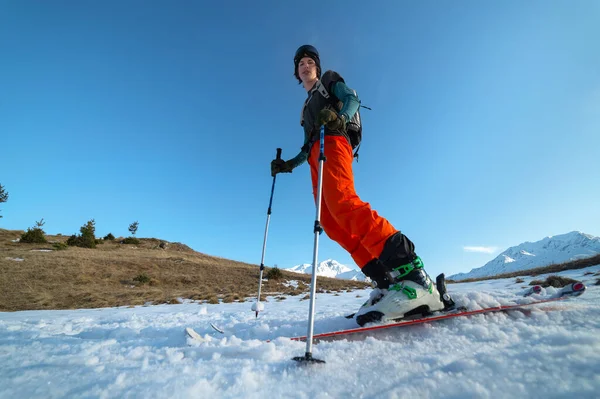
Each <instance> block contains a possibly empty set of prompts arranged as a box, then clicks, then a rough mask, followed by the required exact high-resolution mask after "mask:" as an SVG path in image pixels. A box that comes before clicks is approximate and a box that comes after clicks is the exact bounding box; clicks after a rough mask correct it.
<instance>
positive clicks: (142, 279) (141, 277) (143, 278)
mask: <svg viewBox="0 0 600 399" xmlns="http://www.w3.org/2000/svg"><path fill="white" fill-rule="evenodd" d="M133 281H134V282H136V283H137V284H148V283H149V282H150V276H148V275H147V274H146V273H141V274H138V275H137V276H135V277H134V278H133Z"/></svg>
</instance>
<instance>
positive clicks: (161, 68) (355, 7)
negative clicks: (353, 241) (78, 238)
mask: <svg viewBox="0 0 600 399" xmlns="http://www.w3.org/2000/svg"><path fill="white" fill-rule="evenodd" d="M598 21H600V2H597V1H594V0H587V1H586V0H583V1H577V2H571V1H566V0H565V1H552V0H551V1H527V2H524V1H485V2H482V1H453V2H449V1H424V2H412V1H411V2H409V1H386V2H383V1H378V2H368V1H343V2H341V1H340V2H327V4H326V5H324V3H323V2H322V1H303V2H298V1H295V2H288V1H269V2H264V1H258V2H242V1H238V2H233V1H223V2H218V1H211V2H202V1H172V2H167V1H132V0H128V1H114V0H110V1H53V2H47V1H16V0H13V1H3V2H2V3H1V4H0V54H1V55H2V61H1V62H0V139H1V141H0V143H1V144H0V148H1V150H0V154H1V159H2V162H1V163H0V184H2V185H4V186H5V187H6V190H7V191H8V192H9V194H10V198H9V201H8V202H7V203H5V204H2V205H0V212H1V214H2V216H3V218H2V219H0V227H3V228H8V229H26V228H27V227H30V226H33V225H34V223H35V221H37V220H40V219H41V218H44V220H45V221H46V225H45V226H44V227H45V230H46V232H48V233H51V234H56V233H62V234H65V235H68V234H75V233H78V232H79V228H80V227H81V226H82V225H83V224H85V222H86V221H88V220H89V219H92V218H94V219H95V220H96V233H97V234H96V235H97V236H104V235H106V234H107V233H109V232H111V233H113V234H114V235H116V236H119V235H121V236H127V235H128V231H127V227H128V225H129V224H130V223H131V222H133V221H135V220H137V221H139V223H140V226H139V230H138V236H139V237H157V238H162V239H165V240H169V241H180V242H183V243H186V244H188V245H190V246H191V247H192V248H194V249H195V250H197V251H200V252H204V253H208V254H212V255H217V256H222V257H226V258H231V259H236V260H241V261H245V262H250V263H255V264H258V263H260V257H261V250H262V244H263V233H264V227H265V221H266V211H267V206H268V200H269V193H270V189H271V182H272V178H271V176H270V173H269V164H270V161H271V159H273V157H274V155H275V149H276V148H277V147H281V148H283V157H284V158H286V159H287V158H289V157H291V156H293V155H296V153H297V152H298V150H299V148H300V146H301V145H302V140H303V133H302V130H301V128H300V126H299V114H300V108H301V106H302V103H303V101H304V99H305V97H306V93H305V91H304V90H303V89H302V87H301V86H299V85H298V84H297V81H296V80H295V79H294V77H293V60H292V59H293V55H294V52H295V50H296V48H297V47H298V46H300V45H302V44H307V43H309V44H313V45H315V46H316V47H317V48H318V49H319V51H320V53H321V61H322V66H323V69H324V70H326V69H334V70H336V71H338V72H339V73H341V74H342V76H344V78H345V79H346V82H347V83H348V85H349V86H350V87H352V88H354V89H355V90H357V91H358V93H359V96H360V98H361V100H362V102H363V104H364V105H367V106H370V107H371V108H373V110H372V111H363V113H362V114H363V121H364V141H363V145H362V147H361V152H360V155H361V157H360V161H359V163H357V164H356V163H355V164H354V168H355V169H354V170H355V176H356V188H357V191H358V193H359V195H360V196H361V197H362V198H363V199H364V200H366V201H368V202H370V203H371V204H372V206H373V207H374V208H375V209H376V210H377V211H378V212H379V213H380V214H381V215H382V216H384V217H386V218H387V219H389V220H390V221H391V222H392V224H394V225H395V226H396V227H397V228H399V229H400V230H402V231H403V232H404V233H405V234H407V235H408V236H409V237H410V238H411V239H412V240H413V241H414V242H415V243H416V246H417V252H418V253H419V254H420V255H421V257H422V258H423V259H424V261H425V264H426V266H427V269H428V270H429V271H430V273H431V274H437V273H439V272H442V271H444V272H446V273H448V274H452V273H455V272H459V271H469V270H470V269H471V268H473V267H478V266H482V265H483V264H484V263H486V262H487V261H489V260H491V259H493V258H494V257H495V256H496V255H497V254H498V253H499V252H500V251H502V250H504V249H506V248H507V247H509V246H512V245H516V244H519V243H521V242H523V241H536V240H539V239H542V238H543V237H545V236H547V235H556V234H561V233H566V232H569V231H572V230H580V231H583V232H586V233H589V234H593V235H600V51H599V50H600V47H598V38H600V23H598ZM314 215H315V208H314V202H313V199H312V193H311V183H310V177H309V170H308V167H307V165H304V166H302V167H300V168H298V169H297V170H295V171H294V173H292V174H291V175H282V176H280V177H278V179H277V184H276V187H275V198H274V204H273V214H272V217H271V225H270V231H269V239H268V243H267V256H266V261H265V263H266V264H267V265H273V264H277V265H278V266H280V267H291V266H294V265H296V264H300V263H310V262H311V260H312V245H313V230H312V229H313V223H314ZM468 246H469V247H470V246H472V247H487V248H490V247H495V248H496V250H495V252H492V253H481V252H469V251H467V250H465V247H468ZM327 258H333V259H336V260H338V261H340V262H342V263H345V264H347V265H350V266H353V263H352V260H351V258H350V256H349V255H347V254H346V253H345V252H344V251H343V250H342V249H341V248H340V247H339V246H338V245H337V244H336V243H334V242H332V241H331V240H329V239H328V238H327V237H326V236H325V235H323V236H321V243H320V252H319V259H320V260H324V259H327Z"/></svg>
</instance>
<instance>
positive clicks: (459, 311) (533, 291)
mask: <svg viewBox="0 0 600 399" xmlns="http://www.w3.org/2000/svg"><path fill="white" fill-rule="evenodd" d="M585 290H586V286H585V284H583V283H582V282H579V281H578V282H575V283H572V284H569V285H567V286H565V287H563V288H562V289H561V290H560V291H559V292H558V293H556V294H555V295H552V296H550V297H546V298H541V299H536V300H534V301H531V302H528V303H520V304H514V305H500V306H494V307H489V308H483V309H476V310H468V309H466V308H464V307H457V308H451V309H448V310H443V311H440V312H437V313H433V314H431V315H428V316H424V317H420V318H418V316H414V317H416V318H410V319H402V320H400V321H393V322H388V323H379V324H374V323H369V325H367V326H364V327H357V328H351V329H346V330H338V331H331V332H325V333H320V334H314V335H313V340H314V341H315V342H318V341H322V340H328V339H336V338H339V337H341V338H344V337H345V336H351V335H355V334H362V333H366V332H370V331H377V330H386V329H391V328H399V327H407V326H414V325H418V324H424V323H432V322H436V321H440V320H447V319H453V318H457V317H468V316H474V315H478V314H486V313H493V312H506V311H510V310H520V309H525V308H529V307H533V306H536V305H541V304H546V303H551V302H557V301H562V300H565V299H568V298H572V297H576V296H579V295H581V294H583V293H584V292H585ZM541 292H542V287H541V286H539V285H536V286H532V287H531V288H529V289H528V290H526V291H525V292H523V293H521V294H520V295H521V296H523V297H530V296H531V295H540V294H541ZM444 293H445V290H444ZM353 316H354V315H349V316H345V317H347V318H352V317H353ZM210 326H211V327H212V328H213V329H214V330H216V331H218V332H219V333H221V334H223V333H224V332H225V331H224V330H222V329H221V328H218V327H216V326H215V325H214V324H213V323H210ZM185 332H186V334H187V336H188V337H190V338H192V339H194V340H196V341H200V342H205V341H206V340H207V339H206V338H204V337H202V336H201V335H200V334H198V333H197V332H196V331H194V329H193V328H191V327H187V328H186V329H185ZM289 339H291V340H292V341H301V342H305V341H306V336H298V337H290V338H289ZM270 341H271V340H267V342H270Z"/></svg>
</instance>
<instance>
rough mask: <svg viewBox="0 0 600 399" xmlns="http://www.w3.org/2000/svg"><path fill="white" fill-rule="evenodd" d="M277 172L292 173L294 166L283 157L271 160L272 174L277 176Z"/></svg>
mask: <svg viewBox="0 0 600 399" xmlns="http://www.w3.org/2000/svg"><path fill="white" fill-rule="evenodd" d="M277 173H292V167H291V165H290V163H289V161H284V160H283V159H274V160H272V161H271V176H273V177H274V176H275V175H276V174H277Z"/></svg>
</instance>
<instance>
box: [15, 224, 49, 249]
mask: <svg viewBox="0 0 600 399" xmlns="http://www.w3.org/2000/svg"><path fill="white" fill-rule="evenodd" d="M43 225H44V219H43V218H42V220H40V221H39V222H35V227H28V228H27V231H26V232H25V233H23V234H22V235H21V239H20V241H19V242H27V243H35V244H44V243H46V242H47V241H46V233H45V232H44V230H42V226H43Z"/></svg>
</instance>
